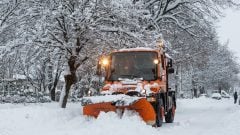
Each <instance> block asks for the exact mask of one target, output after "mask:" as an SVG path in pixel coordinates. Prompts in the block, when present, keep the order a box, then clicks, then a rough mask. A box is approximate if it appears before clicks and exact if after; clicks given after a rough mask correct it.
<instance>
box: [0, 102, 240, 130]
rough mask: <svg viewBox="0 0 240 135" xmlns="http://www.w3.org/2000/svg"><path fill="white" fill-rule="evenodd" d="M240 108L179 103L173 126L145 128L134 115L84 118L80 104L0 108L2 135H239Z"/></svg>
mask: <svg viewBox="0 0 240 135" xmlns="http://www.w3.org/2000/svg"><path fill="white" fill-rule="evenodd" d="M239 118H240V106H239V105H236V104H233V100H232V99H222V100H214V99H209V98H199V99H184V100H178V102H177V112H176V117H175V122H174V123H170V124H167V123H164V124H163V127H161V128H154V127H151V126H148V125H146V124H145V123H144V122H143V121H142V120H141V118H140V117H139V116H138V115H137V114H136V113H134V112H130V111H129V112H126V113H124V115H123V116H122V117H121V118H119V115H117V114H115V113H113V112H109V113H103V112H102V113H101V114H100V115H99V117H98V119H94V118H89V117H86V116H83V115H82V107H81V106H80V105H79V104H76V103H71V104H68V106H67V108H66V109H60V108H59V106H58V104H57V103H46V104H27V105H23V104H17V105H12V104H1V105H0V135H55V134H56V135H79V134H83V135H159V134H162V135H177V134H181V135H238V134H240V130H239V127H240V119H239Z"/></svg>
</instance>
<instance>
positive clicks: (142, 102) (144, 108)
mask: <svg viewBox="0 0 240 135" xmlns="http://www.w3.org/2000/svg"><path fill="white" fill-rule="evenodd" d="M117 110H121V111H122V112H124V110H133V111H136V112H138V113H139V115H140V117H141V118H142V119H143V120H144V121H145V122H146V123H147V124H148V125H154V124H155V122H156V114H155V111H154V109H153V107H152V105H151V104H150V103H149V102H148V101H147V100H146V99H145V98H141V99H139V100H137V101H135V102H133V103H131V104H130V105H126V106H124V105H123V106H118V105H117V104H116V103H115V102H102V103H93V104H88V105H86V106H84V107H83V114H84V115H87V116H93V117H95V118H97V117H98V115H99V113H100V112H101V111H103V112H109V111H113V112H117Z"/></svg>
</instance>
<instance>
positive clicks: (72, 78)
mask: <svg viewBox="0 0 240 135" xmlns="http://www.w3.org/2000/svg"><path fill="white" fill-rule="evenodd" d="M64 78H65V83H66V85H65V95H64V98H63V102H62V105H61V107H62V108H66V105H67V99H68V95H69V91H70V89H71V86H72V85H73V84H74V83H75V82H76V75H75V74H71V75H65V76H64Z"/></svg>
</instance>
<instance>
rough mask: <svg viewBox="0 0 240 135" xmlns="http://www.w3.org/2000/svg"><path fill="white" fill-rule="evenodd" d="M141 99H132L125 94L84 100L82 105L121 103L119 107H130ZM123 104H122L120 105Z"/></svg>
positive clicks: (85, 98)
mask: <svg viewBox="0 0 240 135" xmlns="http://www.w3.org/2000/svg"><path fill="white" fill-rule="evenodd" d="M140 98H141V97H130V96H128V95H125V94H118V95H104V96H92V97H84V98H82V103H83V104H84V103H87V104H89V103H102V102H119V104H118V105H130V104H132V103H133V102H134V101H136V100H138V99H140ZM120 102H121V103H120Z"/></svg>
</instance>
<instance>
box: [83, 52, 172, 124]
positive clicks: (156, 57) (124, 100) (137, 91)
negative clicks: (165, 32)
mask: <svg viewBox="0 0 240 135" xmlns="http://www.w3.org/2000/svg"><path fill="white" fill-rule="evenodd" d="M171 73H174V69H173V67H172V59H171V58H170V57H169V56H168V55H167V54H166V53H165V52H164V49H163V47H159V48H156V49H151V48H130V49H120V50H117V51H113V52H111V53H110V54H109V55H107V56H104V57H101V58H100V59H99V62H98V70H97V74H98V75H100V76H104V77H105V79H104V86H103V87H102V88H101V90H100V95H98V96H89V97H84V98H83V99H82V105H83V114H84V115H87V116H93V117H96V118H97V117H98V115H99V113H100V112H101V111H102V112H109V111H114V112H116V113H118V114H119V115H120V116H121V115H123V113H124V112H125V111H126V110H130V111H134V112H137V113H138V114H139V116H140V117H141V118H142V119H143V120H144V121H145V122H146V124H148V125H152V126H155V127H160V126H161V125H162V123H163V120H164V119H165V122H166V123H172V122H173V121H174V116H175V110H176V98H175V92H174V91H171V88H169V87H168V86H169V85H168V77H169V74H171Z"/></svg>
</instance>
